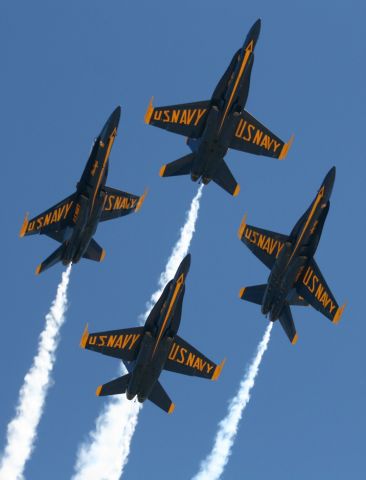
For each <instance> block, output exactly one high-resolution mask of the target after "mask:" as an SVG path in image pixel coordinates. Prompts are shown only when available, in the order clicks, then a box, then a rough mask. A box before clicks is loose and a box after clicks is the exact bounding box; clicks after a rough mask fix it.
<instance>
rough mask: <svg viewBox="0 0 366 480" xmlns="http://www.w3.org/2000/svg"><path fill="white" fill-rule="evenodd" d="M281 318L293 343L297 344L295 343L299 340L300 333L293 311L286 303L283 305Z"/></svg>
mask: <svg viewBox="0 0 366 480" xmlns="http://www.w3.org/2000/svg"><path fill="white" fill-rule="evenodd" d="M279 320H280V323H281V325H282V328H283V329H284V330H285V332H286V335H287V336H288V338H289V340H290V342H291V343H292V345H295V343H296V342H297V340H298V335H297V333H296V328H295V324H294V321H293V318H292V313H291V310H290V307H289V306H288V305H285V306H284V307H283V309H282V312H281V314H280V318H279Z"/></svg>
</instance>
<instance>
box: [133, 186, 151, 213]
mask: <svg viewBox="0 0 366 480" xmlns="http://www.w3.org/2000/svg"><path fill="white" fill-rule="evenodd" d="M148 192H149V190H148V189H147V188H145V191H144V193H143V194H142V195H141V197H140V199H139V201H138V202H137V205H136V208H135V212H138V211H139V210H140V208H141V207H142V204H143V203H144V201H145V198H146V195H147V194H148Z"/></svg>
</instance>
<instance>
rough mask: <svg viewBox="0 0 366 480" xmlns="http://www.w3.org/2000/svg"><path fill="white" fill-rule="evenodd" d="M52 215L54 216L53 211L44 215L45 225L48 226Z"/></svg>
mask: <svg viewBox="0 0 366 480" xmlns="http://www.w3.org/2000/svg"><path fill="white" fill-rule="evenodd" d="M51 217H52V212H50V213H47V215H46V216H45V217H44V222H43V226H46V225H48V224H49V223H50V221H51Z"/></svg>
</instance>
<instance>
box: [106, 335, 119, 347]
mask: <svg viewBox="0 0 366 480" xmlns="http://www.w3.org/2000/svg"><path fill="white" fill-rule="evenodd" d="M116 338H117V335H109V338H108V342H107V347H113V346H114V342H115V341H116Z"/></svg>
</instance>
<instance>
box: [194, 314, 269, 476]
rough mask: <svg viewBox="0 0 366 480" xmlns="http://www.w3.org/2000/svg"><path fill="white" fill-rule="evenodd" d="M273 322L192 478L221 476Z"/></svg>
mask: <svg viewBox="0 0 366 480" xmlns="http://www.w3.org/2000/svg"><path fill="white" fill-rule="evenodd" d="M272 327H273V323H272V322H270V324H269V325H268V327H267V329H266V331H265V332H264V335H263V338H262V340H261V342H260V343H259V345H258V347H257V352H256V354H255V356H254V358H253V360H252V363H251V364H250V365H249V367H248V369H247V371H246V372H245V375H244V378H243V380H242V381H241V382H240V386H239V390H238V392H237V394H236V395H235V397H233V398H232V399H231V401H230V404H229V408H228V413H227V415H226V417H225V418H223V419H222V420H221V422H220V423H219V428H218V431H217V433H216V437H215V442H214V445H213V447H212V450H211V452H210V453H209V454H208V455H207V457H206V458H205V459H204V460H203V461H202V462H201V465H200V470H199V472H198V473H197V474H196V475H195V476H194V477H193V479H192V480H218V479H219V478H221V475H222V474H223V471H224V469H225V466H226V464H227V463H228V461H229V457H230V455H231V449H232V446H233V444H234V441H235V437H236V434H237V432H238V426H239V422H240V420H241V417H242V415H243V412H244V409H245V407H246V406H247V404H248V402H249V400H250V391H251V389H252V388H253V387H254V382H255V378H256V376H257V374H258V371H259V366H260V364H261V361H262V358H263V355H264V352H265V351H266V350H267V347H268V343H269V340H270V337H271V330H272Z"/></svg>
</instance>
